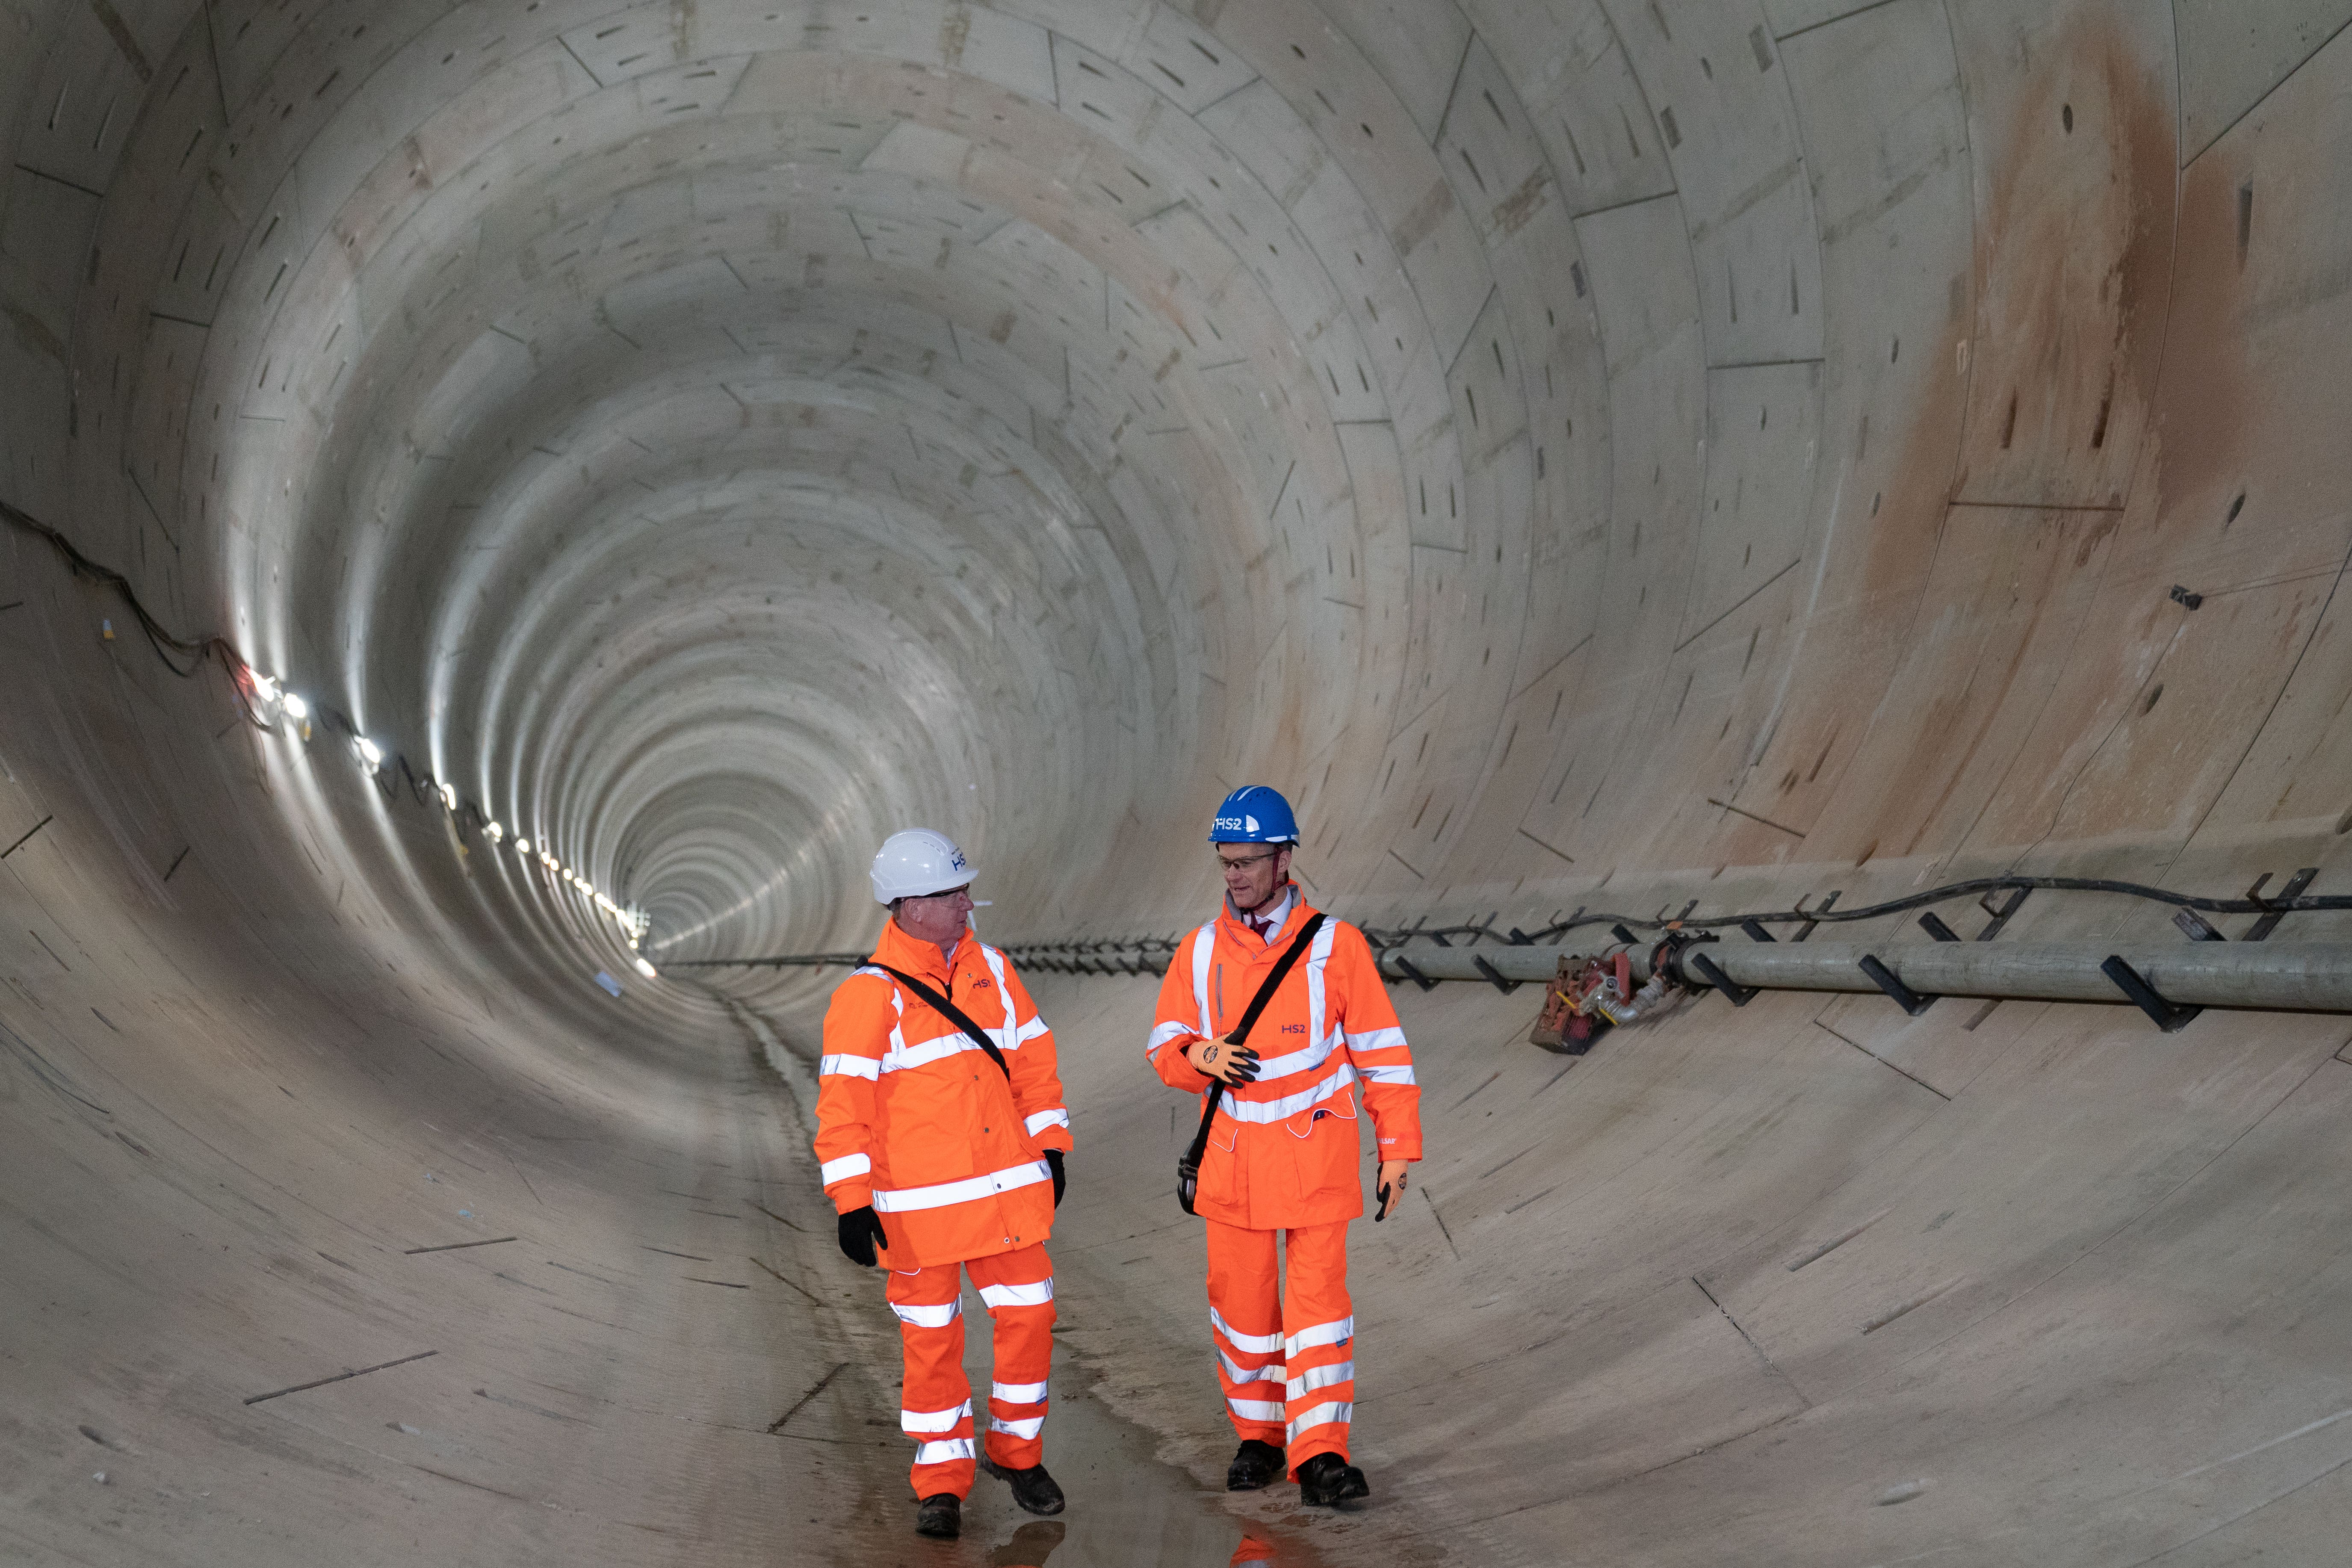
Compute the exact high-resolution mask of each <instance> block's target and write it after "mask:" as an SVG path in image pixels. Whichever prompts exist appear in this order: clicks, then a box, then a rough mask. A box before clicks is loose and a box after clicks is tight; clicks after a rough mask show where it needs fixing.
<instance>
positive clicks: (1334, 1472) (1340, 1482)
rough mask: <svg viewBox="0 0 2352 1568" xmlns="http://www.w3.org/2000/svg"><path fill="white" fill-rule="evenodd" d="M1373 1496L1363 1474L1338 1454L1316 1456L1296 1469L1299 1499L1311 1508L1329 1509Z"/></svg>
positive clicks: (1369, 1483) (1368, 1482) (1370, 1484)
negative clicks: (1339, 1504) (1335, 1504)
mask: <svg viewBox="0 0 2352 1568" xmlns="http://www.w3.org/2000/svg"><path fill="white" fill-rule="evenodd" d="M1371 1495H1372V1483H1371V1482H1370V1481H1368V1480H1366V1479H1364V1472H1363V1471H1361V1470H1360V1469H1358V1468H1356V1467H1355V1466H1353V1465H1351V1464H1349V1463H1348V1461H1347V1460H1345V1459H1343V1458H1340V1457H1339V1455H1337V1454H1329V1453H1325V1454H1318V1455H1316V1456H1315V1457H1314V1458H1311V1459H1309V1460H1307V1462H1306V1463H1305V1464H1303V1465H1301V1466H1299V1467H1298V1500H1299V1501H1300V1502H1303V1503H1306V1504H1307V1505H1309V1506H1310V1507H1314V1508H1329V1507H1330V1506H1331V1505H1332V1504H1334V1503H1342V1502H1349V1501H1351V1500H1354V1499H1356V1498H1360V1497H1370V1496H1371Z"/></svg>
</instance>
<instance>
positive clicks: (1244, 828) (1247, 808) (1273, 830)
mask: <svg viewBox="0 0 2352 1568" xmlns="http://www.w3.org/2000/svg"><path fill="white" fill-rule="evenodd" d="M1209 842H1210V843H1212V844H1296V843H1297V842H1298V824H1297V820H1296V819H1294V818H1293V817H1292V816H1291V815H1290V803H1289V802H1288V801H1286V800H1285V799H1283V798H1282V792H1281V791H1280V790H1278V789H1274V788H1271V787H1269V786H1268V785H1265V784H1244V785H1243V786H1242V787H1241V788H1239V789H1237V790H1235V791H1234V793H1233V794H1231V795H1227V796H1225V804H1224V805H1221V806H1219V807H1217V818H1216V820H1215V821H1214V822H1212V823H1211V824H1210V825H1209Z"/></svg>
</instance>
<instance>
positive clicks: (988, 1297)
mask: <svg viewBox="0 0 2352 1568" xmlns="http://www.w3.org/2000/svg"><path fill="white" fill-rule="evenodd" d="M964 1273H969V1274H970V1275H971V1282H972V1284H973V1285H975V1286H977V1287H978V1288H979V1289H980V1299H981V1300H982V1303H983V1304H984V1305H985V1306H986V1307H987V1309H988V1315H989V1316H990V1317H991V1318H992V1319H994V1320H995V1321H996V1366H995V1375H994V1381H993V1382H992V1384H990V1387H989V1398H988V1457H989V1458H990V1460H991V1461H992V1462H993V1463H994V1464H996V1465H997V1466H998V1467H999V1468H1003V1469H1008V1470H1025V1469H1027V1468H1029V1467H1030V1466H1032V1465H1034V1464H1037V1463H1039V1462H1040V1460H1041V1459H1042V1458H1044V1455H1045V1439H1044V1437H1043V1436H1041V1434H1042V1433H1043V1432H1044V1430H1045V1382H1046V1379H1047V1377H1048V1376H1049V1375H1050V1374H1051V1373H1052V1371H1053V1365H1054V1264H1053V1260H1052V1259H1051V1258H1047V1257H1046V1256H1045V1247H1042V1246H1030V1247H1017V1248H1015V1249H1014V1250H1013V1251H1011V1252H1000V1253H997V1254H995V1255H993V1256H992V1257H988V1258H971V1259H970V1260H968V1261H966V1262H964V1263H961V1264H955V1263H940V1264H935V1265H933V1266H932V1267H931V1268H917V1269H912V1270H908V1271H904V1272H902V1271H900V1270H898V1269H895V1268H894V1269H892V1270H891V1271H890V1286H889V1291H888V1294H889V1298H890V1310H892V1311H893V1312H896V1313H897V1314H898V1336H899V1339H900V1340H901V1341H902V1342H904V1344H905V1347H906V1352H907V1381H906V1384H905V1388H904V1392H903V1393H902V1394H900V1395H899V1399H898V1405H899V1410H898V1426H899V1427H900V1428H901V1429H902V1430H904V1431H905V1432H906V1434H907V1435H908V1436H910V1437H912V1438H914V1439H915V1440H916V1442H917V1444H918V1445H919V1447H917V1448H916V1449H915V1468H914V1470H913V1472H912V1474H911V1475H910V1476H909V1478H908V1479H910V1480H911V1481H912V1482H913V1483H914V1487H915V1495H916V1496H917V1497H919V1498H927V1497H937V1496H938V1495H939V1494H940V1493H941V1492H951V1493H953V1494H954V1495H955V1496H957V1497H964V1496H968V1495H969V1494H970V1493H971V1477H972V1470H973V1468H974V1467H973V1462H972V1441H971V1437H972V1421H971V1383H970V1381H969V1380H967V1379H966V1378H965V1376H964V1371H963V1281H962V1279H961V1274H964Z"/></svg>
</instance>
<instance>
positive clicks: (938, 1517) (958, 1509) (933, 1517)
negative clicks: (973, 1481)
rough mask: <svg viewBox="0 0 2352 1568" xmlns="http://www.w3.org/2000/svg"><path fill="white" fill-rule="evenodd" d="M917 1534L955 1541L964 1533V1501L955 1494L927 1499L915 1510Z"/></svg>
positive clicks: (946, 1493)
mask: <svg viewBox="0 0 2352 1568" xmlns="http://www.w3.org/2000/svg"><path fill="white" fill-rule="evenodd" d="M915 1533H916V1534H917V1535H929V1536H935V1537H937V1538H938V1539H939V1540H941V1541H953V1540H954V1539H955V1538H956V1537H957V1536H959V1535H961V1534H962V1533H963V1499H961V1498H960V1497H958V1496H956V1495H955V1493H953V1492H940V1494H939V1495H938V1496H936V1497H927V1498H925V1499H924V1500H922V1501H921V1502H920V1503H919V1504H917V1505H916V1508H915Z"/></svg>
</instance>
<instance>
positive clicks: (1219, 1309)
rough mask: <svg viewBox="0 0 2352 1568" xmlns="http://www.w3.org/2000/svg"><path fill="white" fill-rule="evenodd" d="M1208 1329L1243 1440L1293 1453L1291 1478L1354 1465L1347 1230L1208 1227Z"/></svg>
mask: <svg viewBox="0 0 2352 1568" xmlns="http://www.w3.org/2000/svg"><path fill="white" fill-rule="evenodd" d="M1207 1225H1208V1242H1209V1327H1210V1338H1211V1340H1212V1341H1213V1343H1214V1346H1215V1350H1216V1361H1217V1382H1218V1384H1219V1386H1220V1387H1221V1388H1222V1390H1223V1394H1224V1396H1225V1416H1226V1419H1228V1420H1229V1421H1231V1422H1232V1423H1233V1425H1234V1431H1235V1432H1236V1433H1238V1434H1239V1435H1240V1436H1243V1437H1244V1438H1249V1437H1255V1438H1256V1439H1257V1440H1258V1441H1260V1442H1264V1443H1272V1444H1275V1445H1276V1447H1283V1448H1285V1449H1286V1450H1287V1454H1288V1459H1289V1469H1290V1472H1291V1474H1292V1475H1293V1476H1296V1475H1297V1471H1298V1467H1299V1465H1300V1464H1301V1463H1302V1462H1304V1461H1305V1460H1307V1459H1309V1458H1313V1457H1314V1456H1315V1455H1317V1454H1323V1453H1331V1454H1337V1455H1339V1457H1340V1458H1343V1459H1344V1458H1347V1457H1348V1428H1349V1418H1350V1416H1351V1415H1353V1412H1354V1403H1355V1397H1356V1363H1355V1333H1356V1320H1355V1312H1354V1308H1353V1307H1352V1305H1351V1304H1350V1303H1349V1299H1348V1226H1347V1223H1346V1222H1345V1221H1340V1222H1339V1223H1336V1224H1332V1225H1318V1226H1303V1227H1301V1228H1299V1229H1297V1230H1289V1231H1284V1232H1281V1233H1279V1236H1280V1242H1281V1247H1282V1248H1283V1251H1284V1252H1285V1253H1286V1260H1287V1263H1288V1269H1287V1274H1288V1279H1287V1281H1286V1283H1287V1285H1288V1289H1287V1290H1284V1289H1282V1286H1283V1284H1284V1283H1285V1281H1284V1280H1283V1279H1282V1278H1281V1276H1280V1274H1279V1273H1278V1272H1277V1258H1276V1237H1277V1233H1276V1232H1274V1231H1270V1230H1244V1229H1243V1228H1242V1227H1240V1226H1230V1225H1224V1224H1222V1223H1220V1222H1219V1221H1216V1220H1209V1221H1208V1222H1207Z"/></svg>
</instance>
